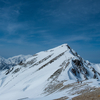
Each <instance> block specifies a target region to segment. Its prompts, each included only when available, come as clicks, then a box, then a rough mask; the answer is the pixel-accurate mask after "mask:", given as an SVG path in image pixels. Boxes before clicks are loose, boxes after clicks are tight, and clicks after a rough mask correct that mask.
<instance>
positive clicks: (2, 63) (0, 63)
mask: <svg viewBox="0 0 100 100" xmlns="http://www.w3.org/2000/svg"><path fill="white" fill-rule="evenodd" d="M31 56H32V55H26V56H25V55H18V56H14V57H11V58H8V59H5V58H3V57H0V70H4V69H9V68H10V67H12V66H15V65H17V64H19V63H20V62H24V61H26V59H28V58H29V57H31Z"/></svg>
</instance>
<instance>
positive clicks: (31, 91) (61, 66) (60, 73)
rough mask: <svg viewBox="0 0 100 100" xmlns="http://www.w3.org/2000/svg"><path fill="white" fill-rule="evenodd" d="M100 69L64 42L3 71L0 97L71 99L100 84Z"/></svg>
mask: <svg viewBox="0 0 100 100" xmlns="http://www.w3.org/2000/svg"><path fill="white" fill-rule="evenodd" d="M99 72H100V65H94V64H92V63H90V62H87V61H85V60H84V59H82V58H81V57H80V56H79V55H78V54H77V53H76V52H75V51H74V50H73V49H71V48H70V47H69V46H68V45H67V44H63V45H61V46H58V47H56V48H53V49H50V50H47V51H42V52H39V53H37V54H35V55H34V56H32V57H30V58H28V59H27V60H26V61H25V62H23V63H20V64H18V65H16V66H14V67H11V68H10V69H8V70H7V69H6V70H3V71H1V72H0V100H54V99H57V98H61V99H62V100H63V99H64V98H66V99H71V98H72V97H75V96H77V95H79V94H81V91H83V90H84V91H88V90H87V88H88V89H89V90H90V89H91V90H94V88H96V87H99V84H100V83H99V78H100V73H99ZM78 81H82V83H79V84H78V83H77V82H78Z"/></svg>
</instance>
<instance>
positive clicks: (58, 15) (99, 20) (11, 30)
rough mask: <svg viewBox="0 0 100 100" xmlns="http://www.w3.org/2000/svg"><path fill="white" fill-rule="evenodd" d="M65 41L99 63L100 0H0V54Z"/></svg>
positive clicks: (35, 49)
mask: <svg viewBox="0 0 100 100" xmlns="http://www.w3.org/2000/svg"><path fill="white" fill-rule="evenodd" d="M64 43H67V44H68V45H69V46H71V48H73V49H74V50H75V51H77V52H78V54H79V55H81V56H82V57H83V58H84V59H87V60H89V61H91V62H93V63H100V0H0V56H3V57H5V58H8V57H12V56H15V55H19V54H25V55H26V54H35V53H37V52H39V51H44V50H47V49H50V48H53V47H56V46H59V45H61V44H64Z"/></svg>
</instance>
